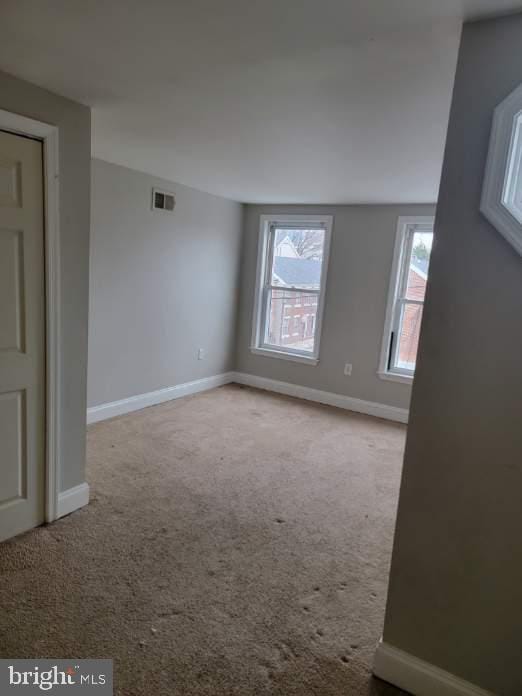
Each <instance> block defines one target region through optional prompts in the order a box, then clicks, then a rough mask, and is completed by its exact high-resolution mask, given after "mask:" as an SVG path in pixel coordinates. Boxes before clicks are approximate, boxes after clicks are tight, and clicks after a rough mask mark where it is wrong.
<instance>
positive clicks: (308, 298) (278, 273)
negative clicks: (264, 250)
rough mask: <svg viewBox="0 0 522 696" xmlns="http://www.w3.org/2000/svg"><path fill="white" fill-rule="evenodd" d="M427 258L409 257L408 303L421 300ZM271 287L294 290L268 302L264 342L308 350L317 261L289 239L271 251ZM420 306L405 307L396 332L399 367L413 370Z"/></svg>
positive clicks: (313, 318) (314, 315)
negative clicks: (277, 286)
mask: <svg viewBox="0 0 522 696" xmlns="http://www.w3.org/2000/svg"><path fill="white" fill-rule="evenodd" d="M428 268H429V255H427V254H424V255H421V256H418V255H416V253H415V249H414V251H413V254H412V256H411V261H410V268H409V274H408V284H407V292H406V296H407V298H408V300H409V301H413V302H415V301H419V302H421V303H422V302H423V301H424V295H425V293H426V281H427V278H428ZM272 278H273V284H274V285H281V286H282V287H284V288H300V292H298V291H295V290H290V289H288V290H286V289H281V290H276V291H274V292H273V293H272V300H271V302H270V323H269V333H268V337H267V343H269V344H271V345H275V346H284V347H287V348H288V347H289V348H293V349H295V350H303V351H310V352H311V351H312V350H313V340H314V339H313V337H314V329H315V322H316V319H317V297H318V296H317V294H316V292H310V293H306V292H304V291H305V290H311V291H317V290H318V289H319V286H320V280H321V261H320V260H318V259H310V258H303V257H302V256H300V255H299V253H298V251H297V249H296V247H295V245H294V244H293V242H292V240H291V239H290V238H289V237H285V238H284V239H283V240H282V241H281V242H279V244H277V246H276V249H275V250H274V265H273V269H272ZM422 309H423V305H422V304H410V303H408V304H406V305H405V307H404V313H403V316H402V321H401V326H400V332H399V356H398V363H399V366H400V367H403V368H406V369H411V370H414V369H415V362H416V358H417V349H418V345H419V335H420V327H421V321H422Z"/></svg>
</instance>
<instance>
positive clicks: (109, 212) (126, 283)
mask: <svg viewBox="0 0 522 696" xmlns="http://www.w3.org/2000/svg"><path fill="white" fill-rule="evenodd" d="M153 186H157V187H160V188H164V189H167V190H169V191H174V193H175V194H176V208H175V212H174V214H173V215H169V214H166V213H163V212H158V211H152V210H151V191H152V187H153ZM240 246H241V206H240V205H239V204H238V203H233V202H231V201H228V200H225V199H223V198H218V197H216V196H211V195H209V194H206V193H201V192H200V191H196V190H195V189H191V188H188V187H186V186H181V185H180V184H174V183H171V182H168V181H164V180H161V179H155V178H154V177H152V176H150V175H148V174H142V173H140V172H136V171H133V170H131V169H126V168H124V167H120V166H117V165H114V164H109V163H107V162H103V161H101V160H93V163H92V230H91V284H90V288H91V289H90V326H89V386H88V405H89V406H95V405H98V404H102V403H107V402H110V401H115V400H118V399H123V398H126V397H129V396H133V395H136V394H143V393H146V392H150V391H154V390H156V389H161V388H162V387H170V386H174V385H176V384H181V383H183V382H189V381H191V380H195V379H200V378H202V377H208V376H211V375H216V374H220V373H222V372H226V371H228V370H231V369H233V367H234V351H235V346H234V339H235V330H236V315H237V293H238V279H239V260H240ZM198 348H204V350H205V351H206V358H205V359H204V360H198V359H197V351H198Z"/></svg>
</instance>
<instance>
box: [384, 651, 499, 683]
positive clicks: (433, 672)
mask: <svg viewBox="0 0 522 696" xmlns="http://www.w3.org/2000/svg"><path fill="white" fill-rule="evenodd" d="M373 673H374V674H375V676H376V677H379V678H380V679H384V681H387V682H389V683H390V684H394V685H395V686H398V687H399V688H400V689H404V690H405V691H408V692H409V693H411V694H414V696H494V694H493V692H492V691H484V689H480V688H479V687H478V686H475V685H474V684H471V683H470V682H467V681H464V679H460V678H459V677H455V676H454V675H453V674H450V673H449V672H446V671H445V670H443V669H440V668H439V667H435V665H432V664H430V663H429V662H425V661H424V660H419V658H418V657H414V656H413V655H410V654H409V653H407V652H404V651H403V650H399V648H394V647H393V646H392V645H389V644H388V643H383V642H381V643H380V644H379V647H378V648H377V652H376V653H375V661H374V665H373Z"/></svg>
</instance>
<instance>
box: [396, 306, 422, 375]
mask: <svg viewBox="0 0 522 696" xmlns="http://www.w3.org/2000/svg"><path fill="white" fill-rule="evenodd" d="M422 310H423V305H418V304H410V303H409V302H405V303H404V304H403V307H402V316H401V322H400V328H399V337H398V338H399V344H398V346H397V353H396V355H397V357H396V367H399V368H401V369H402V370H414V369H415V363H416V362H417V348H418V346H419V334H420V327H421V321H422Z"/></svg>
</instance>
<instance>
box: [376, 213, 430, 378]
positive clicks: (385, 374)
mask: <svg viewBox="0 0 522 696" xmlns="http://www.w3.org/2000/svg"><path fill="white" fill-rule="evenodd" d="M434 224H435V218H434V216H433V215H415V216H411V215H404V216H401V217H399V219H398V220H397V231H396V233H395V246H394V249H393V261H392V267H391V273H390V285H389V289H388V299H387V301H386V314H385V319H384V331H383V335H382V343H381V352H380V356H379V367H378V370H377V374H378V376H379V377H380V378H381V379H388V380H390V381H393V382H400V383H403V384H410V385H411V383H412V380H413V374H408V373H407V372H404V373H402V374H401V373H400V372H399V371H398V370H394V371H390V370H388V358H389V352H390V339H391V332H392V330H393V323H394V319H395V304H396V300H397V295H398V293H399V286H400V283H401V278H402V273H401V270H402V267H403V264H404V255H405V253H406V248H405V247H406V240H407V237H408V235H407V231H408V229H409V228H410V227H412V226H415V225H431V226H432V227H433V225H434Z"/></svg>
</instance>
